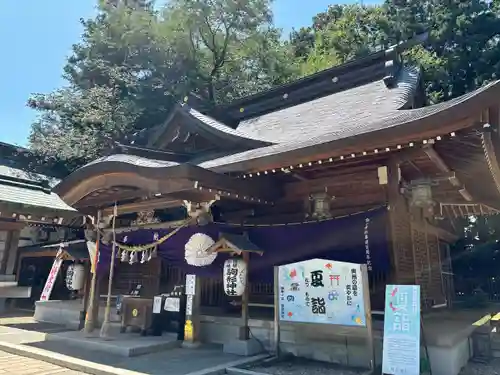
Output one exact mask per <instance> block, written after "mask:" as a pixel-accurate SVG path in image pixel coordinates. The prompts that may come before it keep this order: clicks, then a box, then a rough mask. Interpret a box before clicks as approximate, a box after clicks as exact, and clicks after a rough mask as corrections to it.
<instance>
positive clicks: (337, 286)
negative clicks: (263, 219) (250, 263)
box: [278, 259, 366, 327]
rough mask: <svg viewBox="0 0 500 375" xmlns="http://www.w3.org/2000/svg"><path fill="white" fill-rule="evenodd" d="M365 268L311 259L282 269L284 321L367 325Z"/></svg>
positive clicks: (281, 289)
mask: <svg viewBox="0 0 500 375" xmlns="http://www.w3.org/2000/svg"><path fill="white" fill-rule="evenodd" d="M361 278H362V271H361V265H360V264H355V263H345V262H335V261H331V260H325V259H311V260H307V261H304V262H298V263H292V264H287V265H283V266H280V267H279V270H278V280H279V288H278V290H279V314H280V316H279V318H280V320H281V321H285V322H286V321H288V322H301V323H324V324H338V325H346V326H359V327H364V326H366V321H365V320H366V319H365V306H364V299H363V298H364V296H363V283H362V280H361Z"/></svg>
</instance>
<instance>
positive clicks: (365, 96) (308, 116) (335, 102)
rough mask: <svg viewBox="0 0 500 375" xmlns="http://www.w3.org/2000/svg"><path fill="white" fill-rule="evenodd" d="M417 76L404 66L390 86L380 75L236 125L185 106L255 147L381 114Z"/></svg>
mask: <svg viewBox="0 0 500 375" xmlns="http://www.w3.org/2000/svg"><path fill="white" fill-rule="evenodd" d="M419 76H420V74H419V70H418V69H416V68H403V69H401V71H400V74H399V77H398V79H397V81H396V84H395V87H393V88H388V87H387V85H386V83H385V82H384V80H383V79H379V80H376V81H373V82H370V83H367V84H364V85H360V86H357V87H354V88H350V89H348V90H344V91H340V92H336V93H334V94H330V95H327V96H324V97H320V98H318V99H315V100H311V101H307V102H305V103H302V104H299V105H295V106H292V107H288V108H284V109H281V110H278V111H275V112H271V113H268V114H265V115H262V116H259V117H256V118H252V119H247V120H244V121H242V122H241V123H240V124H239V125H238V127H237V128H236V129H232V128H231V127H229V126H226V125H224V124H223V123H221V122H220V121H217V120H215V119H213V118H211V117H209V116H206V115H204V114H202V113H200V112H198V111H196V110H195V109H192V108H189V107H188V108H189V109H188V112H189V114H190V115H192V116H194V117H195V118H197V119H198V120H199V121H200V122H201V123H203V124H205V125H206V128H207V129H212V131H213V132H217V133H219V134H220V133H225V134H227V135H229V136H231V137H233V138H234V137H239V138H240V139H241V140H242V141H244V140H253V141H260V142H261V143H262V144H260V145H255V144H254V145H253V147H251V148H257V147H262V146H267V145H271V144H278V143H287V142H290V141H295V140H297V139H302V138H306V137H314V136H320V135H322V134H327V133H330V132H332V131H336V130H340V129H343V128H344V127H345V124H346V123H347V122H351V123H352V122H356V123H359V124H362V123H365V122H367V121H373V120H374V119H377V118H382V117H384V116H386V115H387V114H388V113H392V112H393V111H394V110H398V109H400V108H402V107H403V106H405V105H406V104H407V103H408V102H409V101H411V100H412V99H413V95H414V93H415V90H416V87H417V84H418V81H419ZM209 131H210V130H209ZM265 143H267V144H265Z"/></svg>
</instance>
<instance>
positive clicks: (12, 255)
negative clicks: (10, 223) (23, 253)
mask: <svg viewBox="0 0 500 375" xmlns="http://www.w3.org/2000/svg"><path fill="white" fill-rule="evenodd" d="M19 235H20V231H19V230H12V231H10V232H8V234H7V241H6V244H5V251H4V260H3V261H2V269H0V273H2V274H5V275H12V274H14V270H15V269H16V262H17V249H18V245H19Z"/></svg>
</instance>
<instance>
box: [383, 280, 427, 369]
mask: <svg viewBox="0 0 500 375" xmlns="http://www.w3.org/2000/svg"><path fill="white" fill-rule="evenodd" d="M382 373H384V374H390V375H419V374H420V286H418V285H387V286H386V289H385V314H384V349H383V358H382Z"/></svg>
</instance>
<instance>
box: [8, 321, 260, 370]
mask: <svg viewBox="0 0 500 375" xmlns="http://www.w3.org/2000/svg"><path fill="white" fill-rule="evenodd" d="M9 319H10V320H5V319H0V351H4V352H8V353H10V354H11V355H15V357H13V358H17V356H19V355H20V356H23V357H28V358H31V359H32V360H33V361H35V360H38V361H40V360H41V361H45V362H48V363H51V364H52V365H57V366H62V367H66V368H69V369H72V370H74V371H76V372H69V373H68V374H76V373H87V374H98V375H115V374H116V375H118V374H120V375H127V374H128V375H140V374H141V375H144V374H149V375H160V374H161V375H164V374H168V375H209V374H210V375H214V374H221V373H224V370H225V368H228V367H235V366H238V365H240V364H244V363H247V362H249V361H255V360H257V359H261V358H264V357H266V355H261V356H256V357H252V358H248V357H240V356H237V355H232V354H225V353H223V352H222V350H221V348H220V347H218V346H201V347H199V348H197V349H183V348H174V349H168V350H165V351H161V352H156V353H151V354H145V355H141V356H138V357H130V358H127V357H123V356H120V355H116V354H112V353H109V352H108V353H106V352H103V351H95V350H82V349H81V348H76V347H72V346H69V345H65V344H64V343H62V342H58V341H45V338H46V335H47V334H50V333H55V332H62V331H64V330H65V329H64V328H61V327H59V326H57V325H54V324H43V323H37V322H35V321H34V320H33V319H32V318H19V319H16V318H9ZM0 368H1V366H0ZM31 373H32V374H39V373H37V372H31ZM9 374H16V373H14V372H9ZM23 374H24V373H23ZM26 374H27V373H26ZM0 375H1V372H0Z"/></svg>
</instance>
